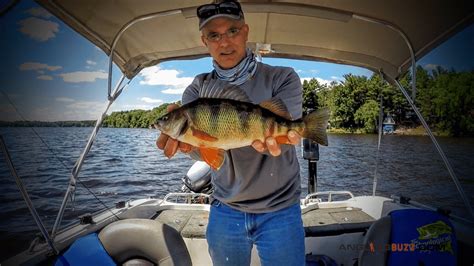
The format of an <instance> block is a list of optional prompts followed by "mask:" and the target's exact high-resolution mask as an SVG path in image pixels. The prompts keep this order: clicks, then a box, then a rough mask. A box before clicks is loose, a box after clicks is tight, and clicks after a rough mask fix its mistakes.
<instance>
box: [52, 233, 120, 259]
mask: <svg viewBox="0 0 474 266" xmlns="http://www.w3.org/2000/svg"><path fill="white" fill-rule="evenodd" d="M55 265H56V266H69V265H70V266H74V265H104V266H108V265H117V264H116V263H115V262H114V261H113V260H112V258H111V257H110V256H109V254H108V253H107V251H106V250H105V249H104V247H103V246H102V244H101V243H100V240H99V237H98V236H97V233H92V234H89V235H86V236H83V237H81V238H79V239H77V240H76V241H74V243H73V244H72V245H71V246H70V247H69V249H68V250H67V251H66V252H64V254H62V255H61V256H60V257H59V258H58V259H57V260H56V263H55Z"/></svg>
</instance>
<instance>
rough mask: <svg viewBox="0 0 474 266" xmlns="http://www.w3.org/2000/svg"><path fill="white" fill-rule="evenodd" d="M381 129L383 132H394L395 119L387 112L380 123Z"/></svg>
mask: <svg viewBox="0 0 474 266" xmlns="http://www.w3.org/2000/svg"><path fill="white" fill-rule="evenodd" d="M382 130H383V133H384V134H393V133H394V132H395V120H393V117H392V116H391V115H390V114H388V115H387V116H386V117H385V119H384V120H383V123H382Z"/></svg>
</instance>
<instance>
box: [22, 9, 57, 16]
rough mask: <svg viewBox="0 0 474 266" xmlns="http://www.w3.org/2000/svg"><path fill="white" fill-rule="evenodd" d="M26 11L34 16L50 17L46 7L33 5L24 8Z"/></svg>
mask: <svg viewBox="0 0 474 266" xmlns="http://www.w3.org/2000/svg"><path fill="white" fill-rule="evenodd" d="M26 13H28V14H31V15H33V16H35V17H43V18H50V17H51V16H52V15H51V13H49V12H48V11H47V10H46V9H44V8H41V7H33V8H30V9H28V10H26Z"/></svg>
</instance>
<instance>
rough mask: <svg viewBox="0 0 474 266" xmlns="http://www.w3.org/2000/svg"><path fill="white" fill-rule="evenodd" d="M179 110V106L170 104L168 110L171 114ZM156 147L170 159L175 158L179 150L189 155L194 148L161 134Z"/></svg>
mask: <svg viewBox="0 0 474 266" xmlns="http://www.w3.org/2000/svg"><path fill="white" fill-rule="evenodd" d="M177 108H179V105H177V104H170V105H168V107H167V109H166V110H167V111H168V112H171V111H173V110H174V109H177ZM156 146H157V147H158V149H160V150H163V153H164V154H165V156H166V157H168V159H169V158H171V157H173V156H174V155H175V154H176V152H177V151H178V149H179V150H180V151H181V152H184V153H188V152H190V151H191V150H192V147H193V146H191V145H189V144H187V143H184V142H180V141H177V140H175V139H172V138H170V136H168V135H166V134H163V133H161V134H160V136H159V137H158V139H157V140H156Z"/></svg>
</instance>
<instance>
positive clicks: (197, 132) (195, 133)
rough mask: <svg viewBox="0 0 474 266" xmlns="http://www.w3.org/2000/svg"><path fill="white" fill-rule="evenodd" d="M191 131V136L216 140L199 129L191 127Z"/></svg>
mask: <svg viewBox="0 0 474 266" xmlns="http://www.w3.org/2000/svg"><path fill="white" fill-rule="evenodd" d="M191 131H192V132H193V136H195V137H196V138H198V139H201V140H205V141H217V138H216V137H214V136H211V135H209V134H207V133H206V132H204V131H202V130H199V129H197V128H194V127H191Z"/></svg>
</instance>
